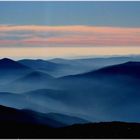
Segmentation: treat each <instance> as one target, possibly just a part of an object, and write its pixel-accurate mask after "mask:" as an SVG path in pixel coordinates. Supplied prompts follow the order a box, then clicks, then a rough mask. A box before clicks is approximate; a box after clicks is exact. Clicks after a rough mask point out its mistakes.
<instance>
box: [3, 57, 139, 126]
mask: <svg viewBox="0 0 140 140" xmlns="http://www.w3.org/2000/svg"><path fill="white" fill-rule="evenodd" d="M139 83H140V57H139V56H135V57H134V56H129V57H128V56H127V57H126V56H122V57H108V58H88V59H71V60H70V59H59V58H56V59H51V60H41V59H37V60H31V59H23V60H18V61H14V60H12V59H9V58H4V59H1V60H0V105H1V107H0V108H1V109H0V121H3V120H4V121H9V120H10V121H12V122H13V121H14V123H19V122H20V123H23V124H24V123H25V124H26V123H32V124H37V125H45V126H47V127H67V126H70V125H73V124H78V125H79V124H82V125H84V124H86V123H93V122H112V121H121V122H135V123H139V122H140V118H139V116H140V94H139V90H140V84H139ZM5 110H6V111H5ZM132 112H133V113H132ZM5 113H6V114H5ZM11 115H13V116H11ZM24 118H25V119H24ZM22 120H23V121H22Z"/></svg>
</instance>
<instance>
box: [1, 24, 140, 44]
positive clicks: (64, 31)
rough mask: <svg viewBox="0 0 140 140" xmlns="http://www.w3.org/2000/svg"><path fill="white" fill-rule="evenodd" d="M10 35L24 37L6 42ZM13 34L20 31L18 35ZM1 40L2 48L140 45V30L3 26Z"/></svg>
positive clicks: (76, 26) (91, 27)
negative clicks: (11, 46)
mask: <svg viewBox="0 0 140 140" xmlns="http://www.w3.org/2000/svg"><path fill="white" fill-rule="evenodd" d="M25 31H26V33H25V34H24V35H23V34H22V32H25ZM9 32H11V33H13V37H14V36H21V39H20V40H18V39H17V40H16V39H15V40H12V39H11V40H10V39H7V36H8V34H9ZM14 32H17V33H16V35H15V34H14ZM28 33H30V34H28ZM44 33H46V34H48V35H46V36H45V35H44ZM52 33H53V34H52ZM38 34H39V35H38ZM24 36H26V38H24ZM22 37H23V38H22ZM0 38H2V39H1V40H0V45H3V44H4V45H6V44H10V43H11V44H17V43H18V44H23V45H25V46H26V45H27V46H28V45H43V46H49V45H53V46H57V45H64V46H67V45H71V46H140V28H120V27H96V26H80V25H75V26H37V25H20V26H17V25H1V26H0Z"/></svg>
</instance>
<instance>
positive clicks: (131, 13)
mask: <svg viewBox="0 0 140 140" xmlns="http://www.w3.org/2000/svg"><path fill="white" fill-rule="evenodd" d="M139 13H140V1H124V2H123V1H116V2H115V1H99V2H97V1H87V2H86V1H77V2H76V1H71V2H66V1H61V2H58V1H57V2H56V1H52V2H50V1H24V2H23V1H5V2H4V1H0V57H12V58H19V57H21V58H22V57H24V58H25V57H28V58H29V57H33V58H38V57H39V58H47V57H76V56H77V57H78V56H87V55H114V54H116V55H119V54H120V55H122V54H139V53H140V51H139V50H140V49H139V48H140V15H139Z"/></svg>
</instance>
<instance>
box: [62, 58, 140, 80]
mask: <svg viewBox="0 0 140 140" xmlns="http://www.w3.org/2000/svg"><path fill="white" fill-rule="evenodd" d="M100 75H101V76H108V75H112V76H116V75H120V76H123V75H124V76H125V75H127V76H135V77H137V78H138V77H140V62H132V61H130V62H126V63H122V64H118V65H112V66H107V67H104V68H101V69H99V70H94V71H91V72H87V73H83V74H77V75H70V76H65V77H62V78H64V79H67V78H78V77H79V78H80V77H83V78H84V77H85V78H94V77H98V76H100ZM60 79H61V78H60Z"/></svg>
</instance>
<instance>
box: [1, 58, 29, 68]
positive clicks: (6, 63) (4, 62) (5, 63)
mask: <svg viewBox="0 0 140 140" xmlns="http://www.w3.org/2000/svg"><path fill="white" fill-rule="evenodd" d="M23 68H24V69H25V68H28V67H27V66H25V65H22V64H20V63H18V62H16V61H14V60H12V59H9V58H3V59H1V60H0V69H8V70H10V69H23Z"/></svg>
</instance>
